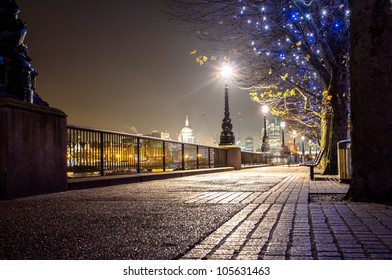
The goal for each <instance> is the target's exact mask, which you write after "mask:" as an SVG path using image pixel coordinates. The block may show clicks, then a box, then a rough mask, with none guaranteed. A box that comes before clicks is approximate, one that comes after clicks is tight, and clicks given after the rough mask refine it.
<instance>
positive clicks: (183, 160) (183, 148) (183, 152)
mask: <svg viewBox="0 0 392 280" xmlns="http://www.w3.org/2000/svg"><path fill="white" fill-rule="evenodd" d="M181 157H182V170H185V144H181Z"/></svg>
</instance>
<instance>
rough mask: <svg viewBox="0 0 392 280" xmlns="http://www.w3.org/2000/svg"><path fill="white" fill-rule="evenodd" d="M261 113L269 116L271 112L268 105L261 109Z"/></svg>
mask: <svg viewBox="0 0 392 280" xmlns="http://www.w3.org/2000/svg"><path fill="white" fill-rule="evenodd" d="M261 111H262V112H263V113H264V115H265V114H267V113H268V111H269V108H268V106H267V105H263V106H262V107H261Z"/></svg>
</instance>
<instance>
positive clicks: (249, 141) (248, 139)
mask: <svg viewBox="0 0 392 280" xmlns="http://www.w3.org/2000/svg"><path fill="white" fill-rule="evenodd" d="M244 150H245V151H253V150H254V146H253V137H250V136H249V137H246V138H245V147H244Z"/></svg>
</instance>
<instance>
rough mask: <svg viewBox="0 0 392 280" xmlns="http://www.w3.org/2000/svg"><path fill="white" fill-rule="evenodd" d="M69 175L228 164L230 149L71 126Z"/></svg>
mask: <svg viewBox="0 0 392 280" xmlns="http://www.w3.org/2000/svg"><path fill="white" fill-rule="evenodd" d="M67 129H68V144H67V175H68V177H79V176H99V175H109V174H129V173H142V172H165V171H175V170H187V169H199V168H214V167H224V166H227V151H226V150H225V149H223V148H219V147H210V146H204V145H197V144H188V143H182V142H177V141H172V140H165V139H160V138H154V137H146V136H139V135H134V134H127V133H119V132H113V131H106V130H97V129H91V128H85V127H79V126H73V125H69V126H68V128H67Z"/></svg>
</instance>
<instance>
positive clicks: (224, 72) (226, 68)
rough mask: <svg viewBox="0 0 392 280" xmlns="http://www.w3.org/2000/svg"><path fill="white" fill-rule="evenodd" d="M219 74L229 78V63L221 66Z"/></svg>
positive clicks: (230, 71) (230, 72)
mask: <svg viewBox="0 0 392 280" xmlns="http://www.w3.org/2000/svg"><path fill="white" fill-rule="evenodd" d="M221 74H222V77H223V79H225V80H227V79H229V78H230V76H231V74H232V70H231V67H230V66H229V65H225V66H223V68H222V72H221Z"/></svg>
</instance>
